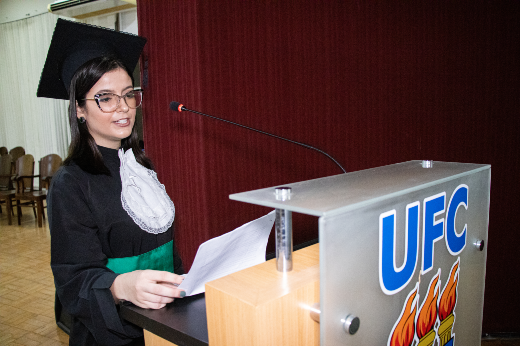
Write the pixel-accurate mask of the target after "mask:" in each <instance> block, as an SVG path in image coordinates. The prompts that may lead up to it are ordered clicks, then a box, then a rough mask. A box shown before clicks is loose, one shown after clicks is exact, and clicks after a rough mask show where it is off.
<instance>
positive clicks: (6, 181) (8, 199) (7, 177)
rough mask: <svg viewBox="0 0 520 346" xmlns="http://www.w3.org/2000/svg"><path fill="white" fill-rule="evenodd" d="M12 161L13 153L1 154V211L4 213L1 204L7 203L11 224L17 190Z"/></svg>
mask: <svg viewBox="0 0 520 346" xmlns="http://www.w3.org/2000/svg"><path fill="white" fill-rule="evenodd" d="M11 161H12V160H11V155H9V154H4V155H2V156H0V213H2V206H1V205H2V204H3V203H5V207H6V210H7V221H8V223H9V225H11V224H12V223H13V219H12V215H14V210H13V203H12V201H13V198H14V194H15V192H16V190H14V189H13V180H12V178H13V176H12V175H11Z"/></svg>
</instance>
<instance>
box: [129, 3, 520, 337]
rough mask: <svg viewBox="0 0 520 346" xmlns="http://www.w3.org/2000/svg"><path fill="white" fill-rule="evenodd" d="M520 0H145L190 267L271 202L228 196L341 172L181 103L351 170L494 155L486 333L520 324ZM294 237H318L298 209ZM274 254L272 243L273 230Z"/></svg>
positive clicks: (154, 131)
mask: <svg viewBox="0 0 520 346" xmlns="http://www.w3.org/2000/svg"><path fill="white" fill-rule="evenodd" d="M519 15H520V7H519V6H518V3H517V1H512V0H511V1H500V2H494V1H457V2H449V1H437V2H431V1H419V2H401V1H345V2H337V1H334V2H332V1H330V2H315V1H282V2H277V1H263V2H245V1H211V2H208V1H190V2H184V1H167V0H162V1H154V2H153V5H152V4H151V3H149V2H144V1H141V2H139V3H138V19H139V30H140V34H141V35H143V36H145V37H147V38H148V40H149V42H148V44H147V46H146V48H145V52H144V56H143V61H142V68H143V77H144V79H143V87H144V89H145V100H146V101H145V105H144V107H143V116H144V136H145V138H144V139H145V146H146V151H147V153H148V154H149V155H150V156H151V157H152V159H153V160H154V161H155V163H156V165H157V172H158V176H159V179H160V180H161V182H162V183H164V184H165V186H166V189H167V192H168V193H169V194H170V196H172V199H173V201H174V203H175V205H176V208H177V217H176V240H177V243H178V244H179V248H180V252H181V255H182V256H183V258H184V260H185V262H186V264H187V266H188V267H189V265H191V261H192V260H193V257H194V255H195V251H196V249H197V247H198V245H199V244H200V243H202V242H203V241H205V240H207V239H209V238H211V237H214V236H217V235H220V234H222V233H225V232H227V231H230V230H232V229H233V228H234V227H237V226H239V225H241V224H243V223H245V222H247V221H250V220H251V219H254V218H256V217H259V216H261V215H263V214H264V213H266V212H268V209H266V208H262V207H257V206H252V205H247V204H244V203H239V202H234V201H230V200H229V199H228V195H229V194H231V193H236V192H242V191H247V190H252V189H258V188H263V187H268V186H274V185H281V184H284V183H290V182H296V181H301V180H307V179H313V178H318V177H323V176H328V175H334V174H339V173H341V171H340V170H339V169H338V167H337V166H335V165H334V164H333V163H332V162H331V161H329V160H328V159H327V158H325V157H324V156H322V155H320V154H318V153H315V152H311V151H309V150H307V149H304V148H301V147H298V146H295V145H293V144H290V143H285V142H282V141H279V140H276V139H271V138H269V137H265V136H263V135H260V134H257V133H253V132H248V131H246V130H243V129H240V128H236V127H233V126H231V125H228V124H225V123H220V122H217V121H215V120H211V119H207V118H202V117H200V116H198V115H194V114H190V113H180V114H179V113H176V112H172V111H170V110H169V109H168V106H169V102H170V101H172V100H176V101H179V102H181V103H184V105H185V106H186V107H188V108H190V109H195V110H199V111H202V112H205V113H208V114H212V115H217V116H221V117H223V118H226V119H229V120H231V121H237V122H240V123H242V124H245V125H248V126H253V127H256V128H258V129H261V130H264V131H268V132H272V133H276V134H278V135H281V136H285V137H289V138H291V139H294V140H298V141H303V142H306V143H308V144H311V145H313V146H316V147H318V148H320V149H323V150H325V151H326V152H328V153H329V154H331V155H332V156H333V157H335V158H336V159H337V160H338V161H339V162H341V163H342V164H343V165H344V166H345V167H346V169H347V170H348V171H355V170H361V169H366V168H371V167H377V166H381V165H387V164H392V163H397V162H403V161H408V160H412V159H430V160H440V161H453V162H474V163H487V164H491V165H492V191H491V210H490V224H489V247H488V265H487V278H486V296H485V309H484V315H485V316H484V321H483V329H484V332H503V331H507V332H511V331H516V332H519V331H520V317H519V315H518V314H517V311H518V310H519V308H520V304H519V298H518V295H517V294H516V292H517V287H518V286H519V285H520V278H519V277H518V276H517V275H516V273H515V272H514V271H513V272H512V268H513V269H516V268H518V258H517V255H516V253H517V249H516V243H517V241H516V240H517V238H518V237H517V235H516V234H515V226H516V225H517V224H518V223H519V221H520V216H519V215H520V213H518V212H517V211H516V208H515V205H516V199H517V196H518V195H519V192H520V191H519V187H518V186H519V185H518V184H517V182H516V179H515V178H516V175H517V174H518V169H519V166H520V164H519V162H518V160H517V159H516V158H517V157H518V153H517V152H518V149H517V148H518V146H519V144H520V140H519V136H518V135H517V134H516V131H517V128H518V125H520V124H519V123H520V120H519V117H518V109H519V97H518V95H519V91H520V90H519V89H520V88H519V77H520V76H519V68H520V65H519V64H518V61H519V58H520V52H519V45H518V42H519V38H520V37H519V36H520V35H519V34H520V21H519V20H518V19H519ZM294 230H295V231H294V232H295V242H296V243H298V242H304V241H307V240H310V239H313V238H315V237H317V222H316V220H315V219H314V218H303V217H302V218H298V219H296V220H295V225H294ZM269 249H270V250H271V251H272V249H273V239H271V240H270V244H269Z"/></svg>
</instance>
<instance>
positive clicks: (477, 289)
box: [230, 161, 491, 346]
mask: <svg viewBox="0 0 520 346" xmlns="http://www.w3.org/2000/svg"><path fill="white" fill-rule="evenodd" d="M490 179H491V167H490V166H489V165H478V164H466V163H445V162H433V166H432V167H431V168H423V165H422V161H410V162H405V163H400V164H395V165H390V166H384V167H378V168H374V169H369V170H364V171H358V172H353V173H348V174H341V175H337V176H331V177H326V178H320V179H315V180H310V181H304V182H299V183H293V184H288V185H286V186H289V187H291V188H292V195H291V199H290V200H286V201H277V200H276V198H275V195H274V188H267V189H261V190H255V191H249V192H244V193H239V194H234V195H231V196H230V198H231V199H234V200H238V201H243V202H248V203H253V204H258V205H263V206H268V207H273V208H279V209H286V210H290V211H293V212H299V213H303V214H309V215H315V216H318V217H319V236H320V251H319V253H320V254H319V260H320V264H319V267H320V310H321V316H320V344H321V345H356V346H362V345H403V346H404V345H417V344H418V345H432V344H433V345H448V346H449V345H455V344H457V345H479V344H480V338H481V324H482V309H483V299H484V280H485V266H486V245H487V228H488V217H489V192H490ZM293 232H298V230H297V229H294V230H293ZM273 270H276V268H274V267H273ZM347 316H348V318H347ZM345 321H348V322H350V321H352V322H353V323H352V324H350V329H348V327H349V324H348V323H347V324H345ZM357 322H359V328H358V329H357V331H356V326H357V325H356V324H357ZM349 332H351V333H352V334H351V333H349ZM354 332H355V333H354Z"/></svg>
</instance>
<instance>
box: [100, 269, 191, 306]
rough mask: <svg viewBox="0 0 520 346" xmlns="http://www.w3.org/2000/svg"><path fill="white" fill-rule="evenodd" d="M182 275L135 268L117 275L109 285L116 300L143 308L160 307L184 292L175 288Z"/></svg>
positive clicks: (179, 282) (180, 281)
mask: <svg viewBox="0 0 520 346" xmlns="http://www.w3.org/2000/svg"><path fill="white" fill-rule="evenodd" d="M182 280H184V277H182V276H180V275H176V274H173V273H170V272H165V271H158V270H136V271H133V272H129V273H125V274H121V275H118V276H117V278H116V279H115V280H114V283H113V284H112V286H111V287H110V291H111V292H112V295H113V296H114V299H115V300H116V301H119V300H121V299H124V300H127V301H129V302H132V303H134V304H135V305H137V306H139V307H141V308H145V309H160V308H162V307H164V306H165V305H166V304H168V303H171V302H173V300H174V298H179V297H180V298H182V297H184V295H185V294H186V293H185V292H184V291H183V290H180V289H178V288H177V286H178V285H180V284H181V283H182Z"/></svg>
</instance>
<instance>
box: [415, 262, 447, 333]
mask: <svg viewBox="0 0 520 346" xmlns="http://www.w3.org/2000/svg"><path fill="white" fill-rule="evenodd" d="M440 275H441V270H440V269H439V270H438V271H437V275H435V276H434V277H433V279H432V281H430V286H429V287H428V295H427V296H426V298H425V299H424V302H423V304H422V306H421V309H420V311H419V315H418V316H417V322H416V328H417V337H418V338H419V339H421V338H422V337H424V336H425V335H426V334H428V332H429V331H430V330H432V329H433V327H434V326H435V322H436V321H437V298H438V297H439V290H440V287H439V286H440V284H439V277H440Z"/></svg>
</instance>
